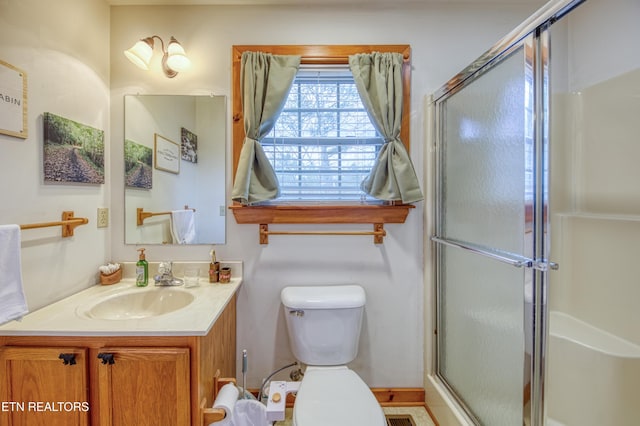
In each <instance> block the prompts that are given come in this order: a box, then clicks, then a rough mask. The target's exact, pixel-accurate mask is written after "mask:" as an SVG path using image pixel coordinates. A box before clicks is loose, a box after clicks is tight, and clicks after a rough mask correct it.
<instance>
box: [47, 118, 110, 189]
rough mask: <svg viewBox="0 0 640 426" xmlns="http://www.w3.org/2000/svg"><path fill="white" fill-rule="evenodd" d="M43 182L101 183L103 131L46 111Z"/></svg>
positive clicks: (102, 178)
mask: <svg viewBox="0 0 640 426" xmlns="http://www.w3.org/2000/svg"><path fill="white" fill-rule="evenodd" d="M42 121H43V124H44V157H43V161H44V167H43V168H44V180H45V182H79V183H104V131H102V130H99V129H96V128H93V127H90V126H86V125H84V124H80V123H77V122H75V121H73V120H69V119H68V118H64V117H60V116H59V115H55V114H51V113H50V112H45V113H44V114H43V120H42Z"/></svg>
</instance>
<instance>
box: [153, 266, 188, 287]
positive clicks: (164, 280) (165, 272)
mask: <svg viewBox="0 0 640 426" xmlns="http://www.w3.org/2000/svg"><path fill="white" fill-rule="evenodd" d="M172 269H173V264H172V262H160V265H159V266H158V275H156V276H155V277H153V279H154V280H155V284H156V285H157V286H174V285H182V284H184V281H183V280H181V279H180V278H175V277H174V276H173V273H172V272H171V271H172Z"/></svg>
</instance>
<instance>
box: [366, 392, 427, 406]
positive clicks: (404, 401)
mask: <svg viewBox="0 0 640 426" xmlns="http://www.w3.org/2000/svg"><path fill="white" fill-rule="evenodd" d="M371 391H372V392H373V394H374V395H375V397H376V399H377V400H378V402H379V403H380V405H382V406H383V407H411V406H416V405H420V406H423V405H424V389H423V388H371Z"/></svg>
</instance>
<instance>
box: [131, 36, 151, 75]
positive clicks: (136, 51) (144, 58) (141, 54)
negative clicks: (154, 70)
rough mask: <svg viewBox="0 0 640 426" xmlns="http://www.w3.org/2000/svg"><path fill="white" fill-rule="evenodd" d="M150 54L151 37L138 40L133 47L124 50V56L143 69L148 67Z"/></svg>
mask: <svg viewBox="0 0 640 426" xmlns="http://www.w3.org/2000/svg"><path fill="white" fill-rule="evenodd" d="M152 55H153V39H148V38H146V39H142V40H138V42H137V43H136V44H134V45H133V47H131V48H130V49H128V50H125V51H124V56H126V57H127V59H129V60H130V61H131V62H133V63H134V64H135V65H136V66H138V67H140V68H142V69H143V70H148V69H149V62H150V61H151V56H152Z"/></svg>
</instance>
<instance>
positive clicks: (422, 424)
mask: <svg viewBox="0 0 640 426" xmlns="http://www.w3.org/2000/svg"><path fill="white" fill-rule="evenodd" d="M384 412H385V414H410V415H411V417H413V420H414V421H415V423H416V426H435V423H434V422H433V421H432V420H431V417H429V413H427V410H425V408H424V407H385V408H384ZM291 413H292V409H290V408H287V412H286V416H287V418H286V419H285V420H284V421H281V422H275V423H274V426H292V425H293V422H292V421H291Z"/></svg>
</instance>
